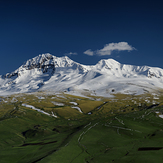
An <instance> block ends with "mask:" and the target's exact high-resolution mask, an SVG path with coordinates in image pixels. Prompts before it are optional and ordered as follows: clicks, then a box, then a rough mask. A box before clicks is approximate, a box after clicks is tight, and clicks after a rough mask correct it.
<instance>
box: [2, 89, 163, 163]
mask: <svg viewBox="0 0 163 163" xmlns="http://www.w3.org/2000/svg"><path fill="white" fill-rule="evenodd" d="M22 104H27V105H30V106H33V107H35V108H37V109H40V111H37V110H34V109H31V108H30V107H27V106H24V105H22ZM162 104H163V96H162V95H161V94H160V95H156V94H144V95H138V96H136V95H123V94H115V95H114V97H113V98H104V97H79V96H73V95H68V94H64V93H60V94H50V93H49V94H48V93H45V92H37V93H32V94H17V95H11V96H6V97H1V102H0V163H35V162H38V163H111V162H114V163H123V162H124V163H126V162H133V163H135V162H139V163H144V162H145V161H148V163H153V162H157V163H162V162H163V119H162V118H160V117H159V115H162V114H163V105H162ZM78 108H80V109H81V111H82V112H80V111H79V110H78ZM41 111H44V112H46V113H47V114H48V115H47V114H44V113H41Z"/></svg>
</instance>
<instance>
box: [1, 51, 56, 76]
mask: <svg viewBox="0 0 163 163" xmlns="http://www.w3.org/2000/svg"><path fill="white" fill-rule="evenodd" d="M32 69H38V70H39V71H42V72H43V73H46V72H48V71H49V70H50V72H51V73H52V74H53V73H54V72H55V64H54V58H53V56H52V55H51V54H49V53H47V54H42V55H39V56H37V57H35V58H32V59H29V60H27V61H26V62H25V63H24V64H23V65H22V66H21V67H19V68H18V69H17V70H15V71H14V72H12V73H7V74H6V75H3V78H11V77H19V76H20V75H21V74H22V72H24V71H26V70H32Z"/></svg>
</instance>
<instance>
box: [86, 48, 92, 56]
mask: <svg viewBox="0 0 163 163" xmlns="http://www.w3.org/2000/svg"><path fill="white" fill-rule="evenodd" d="M84 54H87V55H90V56H93V55H94V52H93V51H92V50H91V49H88V50H86V51H85V52H84Z"/></svg>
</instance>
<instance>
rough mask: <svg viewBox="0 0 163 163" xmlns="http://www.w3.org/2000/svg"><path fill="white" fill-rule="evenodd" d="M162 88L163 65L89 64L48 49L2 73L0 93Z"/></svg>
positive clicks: (137, 91)
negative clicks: (12, 69) (14, 68)
mask: <svg viewBox="0 0 163 163" xmlns="http://www.w3.org/2000/svg"><path fill="white" fill-rule="evenodd" d="M162 88H163V69H161V68H155V67H149V66H132V65H125V64H120V63H119V62H117V61H115V60H113V59H107V60H100V61H99V62H98V63H97V64H96V65H93V66H88V65H82V64H80V63H77V62H74V61H73V60H71V59H70V58H68V57H67V56H64V57H55V56H53V55H51V54H49V53H47V54H42V55H39V56H37V57H35V58H32V59H29V60H27V61H26V62H25V63H24V64H23V65H22V66H20V67H19V68H18V69H17V70H15V71H14V72H12V73H8V74H6V75H3V76H1V77H0V94H1V95H8V94H13V93H25V92H33V91H38V90H40V91H54V92H58V91H69V92H70V93H74V92H76V93H90V94H92V95H102V96H109V95H110V94H111V93H115V92H116V93H117V92H121V93H130V94H140V93H144V92H148V91H153V90H158V89H162Z"/></svg>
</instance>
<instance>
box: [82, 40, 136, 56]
mask: <svg viewBox="0 0 163 163" xmlns="http://www.w3.org/2000/svg"><path fill="white" fill-rule="evenodd" d="M115 50H117V51H125V50H128V51H132V50H136V49H135V48H134V47H132V46H131V45H129V44H128V43H127V42H119V43H109V44H106V45H105V46H104V48H103V49H100V50H95V51H92V50H91V49H88V50H86V51H85V52H84V54H87V55H90V56H93V55H100V56H102V55H111V53H112V51H115Z"/></svg>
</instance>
